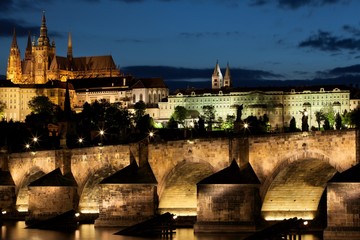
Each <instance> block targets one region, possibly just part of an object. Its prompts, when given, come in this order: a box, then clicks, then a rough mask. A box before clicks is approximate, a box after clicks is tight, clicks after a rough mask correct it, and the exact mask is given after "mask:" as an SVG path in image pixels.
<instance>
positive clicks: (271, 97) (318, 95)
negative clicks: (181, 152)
mask: <svg viewBox="0 0 360 240" xmlns="http://www.w3.org/2000/svg"><path fill="white" fill-rule="evenodd" d="M231 85H232V84H231V75H230V69H229V66H227V68H226V71H225V75H224V77H223V75H222V73H221V70H220V67H219V64H218V63H216V66H215V68H214V72H213V74H212V88H211V89H183V90H177V91H176V92H175V93H174V94H171V95H170V96H169V97H168V100H167V102H160V103H159V116H158V119H159V120H160V121H161V120H166V119H169V118H170V116H171V114H173V113H174V109H175V107H176V106H183V107H185V108H186V109H187V110H191V112H193V113H194V112H195V114H194V115H197V114H196V113H198V114H200V115H201V114H203V110H202V108H203V106H205V105H212V106H214V109H215V120H218V119H219V118H222V120H223V121H225V120H226V117H227V116H228V115H232V116H236V111H237V106H240V105H243V110H242V119H245V118H247V117H249V116H255V117H258V118H259V117H262V116H264V114H266V115H267V116H268V117H269V120H270V125H271V128H272V129H273V130H276V129H282V128H283V127H288V126H289V123H290V120H291V118H292V117H294V118H295V120H296V124H297V127H298V128H301V118H302V116H303V113H304V111H305V112H306V114H308V119H309V122H308V123H309V126H310V127H311V126H314V127H317V126H318V124H317V122H316V118H315V112H317V111H320V110H324V109H325V108H328V107H332V109H333V110H334V112H335V113H337V112H339V113H344V112H345V111H350V110H352V109H355V108H356V107H357V106H358V103H359V101H358V100H356V99H352V100H351V101H350V90H348V89H343V88H339V87H334V86H323V87H312V86H308V87H292V88H273V89H271V88H231ZM195 120H196V119H188V124H189V125H190V126H191V125H192V124H193V121H195Z"/></svg>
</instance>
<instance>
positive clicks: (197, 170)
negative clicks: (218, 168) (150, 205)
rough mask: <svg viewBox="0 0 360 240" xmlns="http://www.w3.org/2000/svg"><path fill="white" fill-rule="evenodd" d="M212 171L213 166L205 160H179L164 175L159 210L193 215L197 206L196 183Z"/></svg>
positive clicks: (160, 190)
mask: <svg viewBox="0 0 360 240" xmlns="http://www.w3.org/2000/svg"><path fill="white" fill-rule="evenodd" d="M213 173H214V168H213V167H212V166H211V164H210V163H208V162H205V161H199V162H193V161H187V160H184V161H182V162H179V163H178V164H177V165H176V166H175V167H174V168H173V169H171V170H170V171H169V172H168V174H167V175H166V177H165V179H164V182H163V183H161V185H162V187H161V189H159V212H160V213H165V212H171V213H173V214H176V215H183V216H185V215H187V216H195V215H196V208H197V189H196V184H197V183H198V182H199V181H200V180H202V179H204V178H206V177H208V176H210V175H211V174H213Z"/></svg>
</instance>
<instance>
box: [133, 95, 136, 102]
mask: <svg viewBox="0 0 360 240" xmlns="http://www.w3.org/2000/svg"><path fill="white" fill-rule="evenodd" d="M133 103H136V96H135V94H133Z"/></svg>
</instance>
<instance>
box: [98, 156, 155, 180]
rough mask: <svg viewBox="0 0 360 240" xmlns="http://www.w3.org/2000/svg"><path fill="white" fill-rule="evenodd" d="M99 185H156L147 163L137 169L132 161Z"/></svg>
mask: <svg viewBox="0 0 360 240" xmlns="http://www.w3.org/2000/svg"><path fill="white" fill-rule="evenodd" d="M100 184H157V181H156V178H155V176H154V173H153V171H152V169H151V167H150V165H149V163H146V164H145V165H144V166H141V167H138V165H137V164H136V162H135V161H133V162H132V163H130V165H129V166H127V167H125V168H123V169H121V170H119V171H117V172H116V173H114V174H113V175H111V176H110V177H107V178H105V179H104V180H102V181H101V182H100Z"/></svg>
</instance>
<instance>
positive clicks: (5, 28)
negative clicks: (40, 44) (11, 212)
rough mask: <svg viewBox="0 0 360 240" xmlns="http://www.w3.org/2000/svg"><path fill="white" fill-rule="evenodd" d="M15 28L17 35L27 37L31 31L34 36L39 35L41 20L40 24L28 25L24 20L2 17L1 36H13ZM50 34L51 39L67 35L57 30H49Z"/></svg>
mask: <svg viewBox="0 0 360 240" xmlns="http://www.w3.org/2000/svg"><path fill="white" fill-rule="evenodd" d="M14 29H15V31H16V36H17V37H27V36H28V35H29V33H30V34H31V35H32V36H34V35H35V36H38V34H39V32H40V22H39V25H28V24H27V23H26V22H25V21H23V20H18V19H16V20H14V19H9V18H8V19H2V18H0V35H1V36H8V37H9V36H12V35H13V33H14ZM48 36H49V37H50V40H52V39H53V38H58V37H59V38H63V37H67V35H66V36H65V35H64V34H63V33H60V32H55V31H49V32H48Z"/></svg>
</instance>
